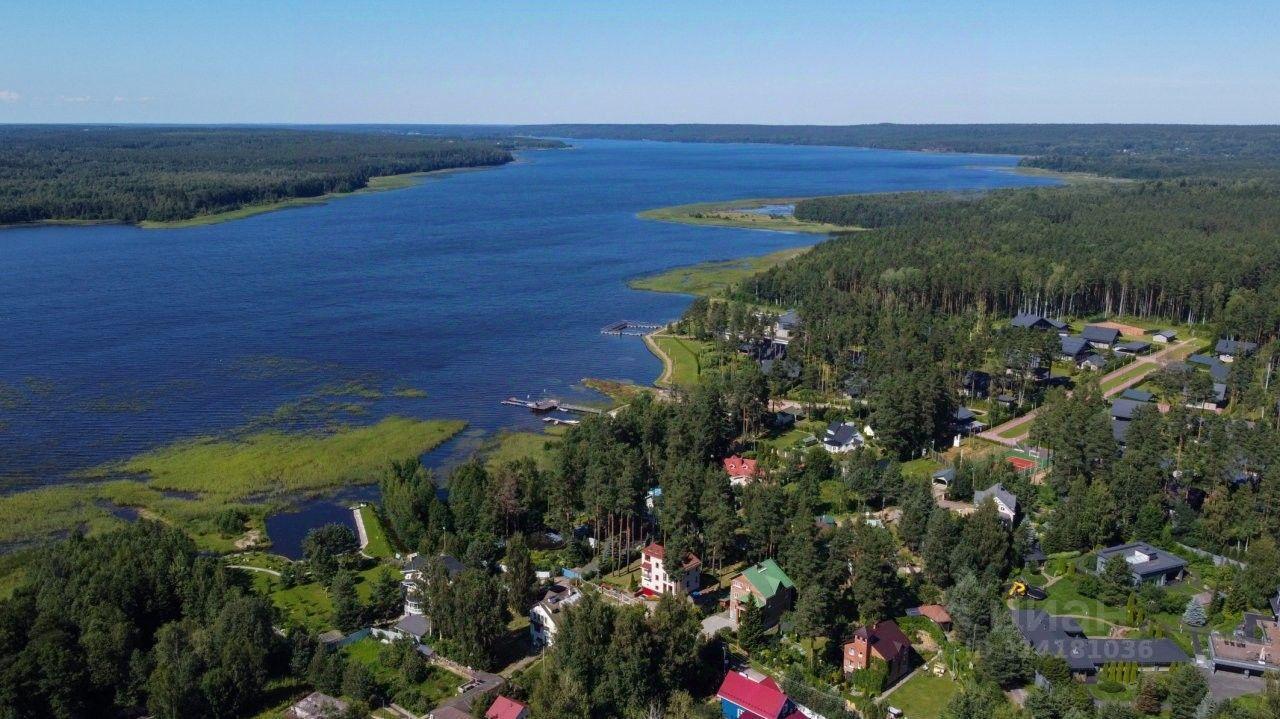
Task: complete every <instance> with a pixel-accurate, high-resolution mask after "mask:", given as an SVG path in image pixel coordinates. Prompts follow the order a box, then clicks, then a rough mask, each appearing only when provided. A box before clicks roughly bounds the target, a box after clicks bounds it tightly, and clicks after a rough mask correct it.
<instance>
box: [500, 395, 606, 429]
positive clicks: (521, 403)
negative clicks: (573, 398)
mask: <svg viewBox="0 0 1280 719" xmlns="http://www.w3.org/2000/svg"><path fill="white" fill-rule="evenodd" d="M502 403H503V404H506V405H511V406H512V407H524V408H526V409H528V410H529V411H531V412H534V413H536V414H543V413H547V412H576V413H578V414H604V410H602V409H600V408H599V407H588V406H586V405H581V404H570V403H568V402H562V401H560V400H558V399H555V398H554V397H548V398H545V399H538V400H532V399H520V398H519V397H508V398H506V399H504V400H502ZM547 419H552V418H549V417H548V418H547ZM565 423H567V421H566V422H565Z"/></svg>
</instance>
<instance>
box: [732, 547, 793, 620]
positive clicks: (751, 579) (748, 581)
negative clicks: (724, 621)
mask: <svg viewBox="0 0 1280 719" xmlns="http://www.w3.org/2000/svg"><path fill="white" fill-rule="evenodd" d="M795 598H796V585H795V583H794V582H792V581H791V577H788V576H787V573H786V572H784V571H782V567H779V566H778V563H777V562H775V561H773V560H772V559H766V560H764V561H763V562H757V563H756V564H753V565H751V566H750V567H747V568H746V569H745V570H743V572H742V574H739V575H738V576H736V577H734V578H733V582H732V583H731V584H730V585H729V618H730V619H731V620H733V623H734V624H735V625H736V624H737V623H738V612H739V611H740V609H741V607H742V605H743V603H744V602H747V601H750V602H752V603H753V604H754V605H755V607H756V609H759V610H760V612H761V615H760V616H761V620H762V622H763V624H764V626H766V627H768V626H772V625H774V624H776V623H777V621H778V619H779V618H780V617H781V616H782V613H783V612H785V611H787V610H788V609H790V608H791V606H792V604H794V603H795Z"/></svg>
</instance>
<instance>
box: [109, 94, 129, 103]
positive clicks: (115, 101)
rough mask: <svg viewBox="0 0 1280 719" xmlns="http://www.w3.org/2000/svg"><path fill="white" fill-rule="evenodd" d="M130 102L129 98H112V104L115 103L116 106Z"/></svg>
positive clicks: (117, 96)
mask: <svg viewBox="0 0 1280 719" xmlns="http://www.w3.org/2000/svg"><path fill="white" fill-rule="evenodd" d="M128 100H129V98H127V97H123V96H121V95H116V96H115V97H113V98H111V101H112V102H114V103H115V104H117V105H119V104H120V103H122V102H128Z"/></svg>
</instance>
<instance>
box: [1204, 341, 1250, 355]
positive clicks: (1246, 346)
mask: <svg viewBox="0 0 1280 719" xmlns="http://www.w3.org/2000/svg"><path fill="white" fill-rule="evenodd" d="M1256 349H1258V344H1257V343H1256V342H1245V341H1243V340H1218V344H1216V345H1214V347H1213V351H1214V352H1217V353H1218V354H1220V355H1232V356H1235V355H1247V354H1249V353H1250V352H1253V351H1254V350H1256Z"/></svg>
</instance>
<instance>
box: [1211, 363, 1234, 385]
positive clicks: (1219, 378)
mask: <svg viewBox="0 0 1280 719" xmlns="http://www.w3.org/2000/svg"><path fill="white" fill-rule="evenodd" d="M1230 375H1231V368H1230V367H1228V366H1227V363H1225V362H1222V361H1220V360H1215V361H1214V362H1213V364H1211V365H1209V376H1210V377H1211V378H1213V381H1214V382H1224V383H1225V382H1226V381H1227V377H1229V376H1230Z"/></svg>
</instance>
